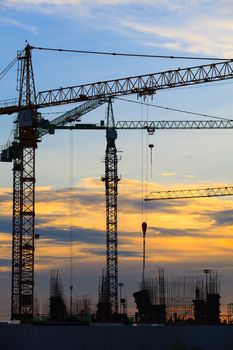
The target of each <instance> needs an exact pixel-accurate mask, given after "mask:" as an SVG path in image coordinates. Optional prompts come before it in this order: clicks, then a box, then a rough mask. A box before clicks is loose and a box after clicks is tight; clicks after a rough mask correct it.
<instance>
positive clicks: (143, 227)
mask: <svg viewBox="0 0 233 350" xmlns="http://www.w3.org/2000/svg"><path fill="white" fill-rule="evenodd" d="M146 230H147V223H146V222H145V221H144V222H143V223H142V233H143V236H145V235H146Z"/></svg>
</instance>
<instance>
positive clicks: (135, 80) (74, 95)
mask: <svg viewBox="0 0 233 350" xmlns="http://www.w3.org/2000/svg"><path fill="white" fill-rule="evenodd" d="M232 78H233V60H226V61H223V62H218V63H211V64H206V65H201V66H195V67H188V68H181V69H180V68H178V69H175V70H168V71H164V72H159V73H151V74H145V75H138V76H133V77H126V78H120V79H113V80H106V81H98V82H95V83H90V84H83V85H77V86H71V87H65V88H59V89H52V90H46V91H41V92H39V93H38V94H37V96H36V103H35V104H33V105H30V106H24V105H21V106H19V105H18V104H17V103H16V101H12V102H11V101H7V102H6V101H3V102H0V114H10V113H15V112H18V111H19V110H24V109H29V108H30V109H39V108H45V107H49V106H56V105H62V104H67V103H75V102H81V101H87V100H92V99H97V98H106V97H111V96H121V95H129V94H137V95H153V94H155V93H156V91H159V90H162V89H170V88H176V87H182V86H189V85H195V84H203V83H209V82H214V81H220V80H226V79H232Z"/></svg>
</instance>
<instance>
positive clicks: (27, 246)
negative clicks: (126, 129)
mask: <svg viewBox="0 0 233 350" xmlns="http://www.w3.org/2000/svg"><path fill="white" fill-rule="evenodd" d="M31 50H32V47H31V46H30V45H27V46H26V48H25V49H24V51H23V52H21V53H19V54H18V60H19V63H20V66H21V67H20V79H19V81H20V87H19V100H16V99H14V100H7V101H3V102H0V115H3V114H12V113H19V114H18V121H17V123H18V138H19V143H18V146H19V156H18V157H16V159H15V161H14V182H13V186H14V194H13V256H12V311H11V314H12V318H13V319H14V318H16V319H21V320H29V319H31V318H32V316H33V289H34V219H35V211H34V205H35V149H36V147H37V142H38V141H39V138H38V122H39V117H38V113H37V110H38V109H40V108H45V107H49V106H55V105H63V104H67V103H75V102H80V101H87V100H94V99H102V98H109V97H114V96H121V95H127V94H136V95H138V96H143V95H153V94H155V93H156V91H159V90H162V89H170V88H176V87H182V86H189V85H195V84H201V83H208V82H215V81H220V80H226V79H232V78H233V60H226V61H223V62H219V63H212V64H207V65H201V66H195V67H188V68H182V69H180V68H178V69H176V70H169V71H165V72H160V73H152V74H146V75H139V76H134V77H127V78H121V79H115V80H109V81H102V82H96V83H91V84H84V85H79V86H73V87H67V88H59V89H54V90H48V91H41V92H39V93H38V94H37V95H36V92H35V84H34V76H33V69H32V60H31ZM23 111H25V113H26V114H27V117H28V116H29V120H30V122H29V124H28V123H26V119H27V118H26V119H25V118H24V117H25V114H24V113H23ZM20 112H22V113H20ZM112 130H113V131H115V130H114V129H112ZM109 151H110V150H109ZM109 155H110V152H109ZM114 159H115V158H114V152H113V157H112V162H113V163H114V161H115V163H116V164H117V161H116V160H114ZM109 164H110V159H109ZM106 171H108V173H109V174H112V176H115V175H113V174H116V173H115V172H114V171H115V170H114V169H112V168H109V169H106ZM111 172H112V173H111ZM111 179H112V178H110V180H111ZM115 180H116V179H115ZM116 183H117V181H116ZM112 186H113V187H111V188H112V191H115V190H116V189H115V187H114V186H115V185H114V182H113V184H112ZM110 205H112V206H113V207H114V203H112V204H111V203H110ZM109 215H110V214H109ZM109 218H110V216H109ZM109 223H111V224H112V221H110V220H109ZM113 225H114V224H113Z"/></svg>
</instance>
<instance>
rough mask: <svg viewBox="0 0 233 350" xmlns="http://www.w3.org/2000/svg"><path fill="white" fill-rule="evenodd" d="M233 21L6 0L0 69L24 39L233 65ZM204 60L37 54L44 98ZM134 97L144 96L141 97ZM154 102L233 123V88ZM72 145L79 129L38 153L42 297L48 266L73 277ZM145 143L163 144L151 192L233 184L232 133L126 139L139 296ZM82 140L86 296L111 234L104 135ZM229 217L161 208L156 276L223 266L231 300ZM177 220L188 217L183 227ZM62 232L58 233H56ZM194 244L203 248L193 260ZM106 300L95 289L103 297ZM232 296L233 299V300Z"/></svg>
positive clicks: (127, 242)
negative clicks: (108, 229)
mask: <svg viewBox="0 0 233 350" xmlns="http://www.w3.org/2000/svg"><path fill="white" fill-rule="evenodd" d="M232 14H233V4H231V2H230V1H227V0H225V1H224V0H219V1H217V0H216V1H204V0H195V1H184V0H183V1H178V0H173V1H170V0H163V1H162V0H144V1H141V0H128V1H127V0H124V1H121V0H112V1H108V0H99V1H98V0H96V1H94V0H93V1H91V0H85V1H84V0H79V1H78V0H77V1H75V0H73V1H69V0H64V1H63V0H46V1H42V0H41V1H40V0H39V1H37V0H21V1H18V0H0V33H1V36H0V44H1V48H2V50H1V55H0V71H2V70H3V69H4V68H5V67H6V66H7V65H8V64H9V63H10V62H11V61H12V60H13V59H14V58H15V57H16V54H17V50H20V49H23V48H24V45H25V41H26V40H27V41H28V42H29V43H30V44H31V45H33V46H39V47H40V46H41V47H56V48H66V49H78V50H92V51H95V50H96V51H110V52H133V53H147V54H158V55H178V56H181V55H182V56H183V55H185V56H207V57H223V58H232V57H233V48H232V42H233V40H232V39H233V24H232ZM199 63H200V64H201V63H203V61H201V60H200V61H190V60H182V61H180V60H161V59H142V58H125V57H112V56H96V55H81V54H67V53H51V52H46V51H37V50H34V51H33V67H34V73H35V83H36V89H37V91H41V90H46V89H52V88H58V87H60V86H72V85H78V84H81V83H88V82H95V81H99V80H105V79H112V78H120V77H125V76H131V75H138V74H145V73H152V72H157V71H162V70H169V69H173V68H177V67H187V66H191V65H197V64H199ZM16 71H17V67H16V66H15V67H14V68H13V69H12V70H11V71H10V72H9V73H8V75H7V76H5V77H4V78H3V79H2V80H1V81H0V100H3V99H6V98H13V97H17V92H16V90H15V87H16ZM127 98H129V99H132V100H135V98H134V97H130V96H129V97H127ZM139 102H140V100H139ZM148 102H149V103H152V104H156V105H161V106H167V107H172V108H179V109H185V110H190V111H194V112H199V113H204V114H211V115H215V116H222V117H224V118H229V119H232V107H233V102H232V82H231V81H227V82H220V83H218V84H217V83H215V84H207V85H205V86H198V87H192V88H191V87H190V88H181V89H174V90H169V91H162V92H159V93H158V94H156V95H155V96H154V99H153V100H152V101H151V99H150V98H149V99H148ZM74 106H75V105H70V106H69V105H67V106H65V107H64V106H63V107H56V108H50V109H46V110H43V111H41V112H42V113H44V117H46V118H49V119H52V118H55V117H56V116H57V115H56V114H54V115H53V114H46V113H51V112H62V111H65V110H69V109H71V108H73V107H74ZM114 114H115V119H116V120H141V119H142V118H144V119H146V118H148V119H151V120H179V119H191V118H192V119H194V117H190V116H188V115H185V114H180V113H175V112H169V111H165V110H161V109H158V108H152V107H148V108H147V107H145V106H140V105H138V104H133V103H129V102H126V101H120V100H115V102H114ZM105 117H106V106H102V107H100V108H99V109H98V110H95V111H94V112H91V113H90V114H89V115H87V116H85V122H88V121H89V122H99V121H100V120H101V119H105ZM13 118H14V116H13V117H12V116H1V117H0V144H4V143H5V142H6V141H7V138H8V135H9V133H10V130H11V128H12V120H13ZM203 119H204V118H203ZM83 120H84V119H83ZM70 137H71V136H70V132H63V131H57V132H56V134H55V135H49V136H45V137H44V139H43V142H42V143H41V144H39V148H38V151H37V161H36V163H37V188H38V194H37V198H38V206H37V229H38V230H39V231H40V233H41V237H42V239H41V240H40V243H38V244H39V246H38V249H37V250H36V251H38V253H37V257H36V259H37V262H36V276H37V284H36V288H37V289H38V290H37V293H38V295H39V297H40V298H41V299H45V298H46V296H47V294H48V290H49V286H48V280H49V272H48V270H49V269H50V268H54V267H59V268H60V270H61V272H62V275H63V278H64V280H65V281H67V280H68V265H69V264H68V260H69V245H68V242H67V241H68V239H67V235H66V236H65V234H66V233H67V231H68V228H69V218H68V217H69V212H68V209H67V208H68V204H67V201H69V199H67V196H65V194H66V193H67V192H68V190H67V187H69V183H70V173H69V167H70V163H69V154H70V149H69V142H70ZM147 143H154V145H155V148H154V151H153V168H152V175H153V176H152V178H149V184H148V190H151V189H158V188H159V189H160V188H162V189H167V188H168V187H169V188H170V189H172V188H173V187H174V186H176V188H177V187H180V188H182V187H184V186H187V187H189V186H193V185H194V186H200V185H205V184H208V186H209V185H212V184H213V185H216V184H230V183H231V182H232V179H231V174H232V171H233V164H232V162H231V157H232V151H233V145H232V132H231V131H204V130H202V131H198V132H197V131H165V132H162V131H161V132H157V133H156V134H155V135H154V136H153V137H148V139H147V136H146V135H145V136H144V138H143V145H142V136H141V132H139V131H122V132H119V133H118V140H117V147H118V149H119V150H120V151H122V152H123V153H121V157H122V160H121V161H120V163H119V173H120V174H121V175H122V181H121V183H120V190H119V231H120V237H121V245H120V249H121V251H122V253H121V254H122V259H121V260H120V272H121V278H123V279H125V283H126V285H127V281H128V286H127V287H125V288H126V290H127V292H128V293H129V298H130V295H131V294H132V291H133V290H135V288H137V283H138V281H139V279H140V276H138V270H140V266H141V265H140V263H141V260H140V256H139V255H140V254H139V253H140V249H141V243H140V242H141V241H140V235H139V237H137V232H139V231H140V225H141V219H142V217H141V209H140V207H141V197H140V193H141V173H142V152H143V159H144V163H143V165H144V176H146V175H145V169H146V164H145V162H146V158H147V157H148V156H149V155H148V147H147ZM73 144H74V159H75V162H74V185H75V190H74V192H75V193H76V192H77V198H76V197H75V198H76V199H75V200H76V201H77V203H78V204H77V207H75V208H76V213H77V222H76V221H75V227H76V229H77V232H79V235H78V238H77V242H78V244H77V247H76V248H77V261H76V260H75V264H77V266H76V267H77V268H76V278H77V281H78V282H77V286H78V287H77V286H76V288H77V293H88V292H89V291H90V289H92V290H96V292H97V282H98V278H97V277H96V276H98V274H99V273H100V272H101V268H102V266H103V265H104V240H103V237H101V232H102V234H103V235H104V215H105V213H104V189H103V184H102V183H101V182H100V181H99V179H100V177H101V175H102V174H103V173H104V164H103V162H102V160H103V158H104V151H105V135H104V133H103V132H98V133H97V132H94V131H90V132H88V131H85V132H77V133H76V132H73ZM142 149H143V151H142ZM0 167H1V182H0V192H1V200H0V209H1V213H0V215H1V219H0V232H1V241H2V248H0V250H2V254H1V255H2V260H1V267H2V269H1V270H0V271H1V272H0V281H1V282H0V283H1V289H2V292H1V299H2V300H3V301H4V303H2V304H4V305H9V294H8V293H7V290H8V289H9V285H10V224H11V200H10V196H11V194H10V188H11V186H12V175H11V168H12V165H11V164H4V163H2V164H0ZM68 197H69V195H68ZM43 198H45V201H48V199H49V205H48V206H47V208H46V206H45V205H44V204H43ZM94 199H95V200H94ZM205 203H206V204H205ZM96 207H98V208H96ZM121 210H122V212H121ZM155 210H156V213H157V215H156V214H155ZM231 210H232V201H231V199H224V200H222V199H215V200H209V201H208V200H207V201H206V202H205V200H204V202H203V201H201V202H197V201H195V202H192V201H190V202H186V201H185V202H184V203H183V204H178V203H177V202H174V204H169V203H167V204H166V205H160V206H159V205H157V206H152V207H151V210H150V212H149V214H148V224H149V225H150V226H151V233H152V238H151V240H152V241H151V242H154V239H155V238H153V237H156V239H158V242H157V241H156V239H155V244H154V245H153V244H152V243H151V248H150V252H149V263H148V265H149V266H148V269H150V270H151V271H154V270H155V269H156V268H157V267H158V266H161V265H162V266H165V267H166V268H167V269H168V271H174V270H179V269H182V268H183V267H184V262H185V266H186V269H185V270H186V271H187V272H189V273H190V271H191V272H198V271H201V270H202V268H204V267H216V268H218V269H219V270H220V273H221V274H222V275H223V278H222V279H223V281H222V283H223V287H224V288H225V294H226V295H230V293H232V290H230V289H229V288H228V287H229V283H230V282H229V274H230V273H231V271H232V267H231V260H232V259H231V258H232V255H231V253H232V247H233V244H232V237H231V230H232V213H231ZM200 211H202V212H201V213H200ZM126 213H127V215H126ZM177 215H180V217H181V218H182V220H181V219H180V220H179V221H178V220H177V221H176V218H177ZM149 221H150V222H149ZM54 227H57V234H56V233H55V231H54ZM52 228H53V229H52ZM156 230H157V231H156ZM156 232H157V233H156ZM158 232H159V237H158V238H157V236H156V234H158ZM153 233H154V234H155V236H153ZM52 236H53V238H51V237H52ZM195 236H196V239H195ZM220 236H221V237H220ZM171 237H172V239H171ZM228 237H229V241H228V240H227V238H228ZM91 242H92V244H91ZM48 244H50V251H49V253H48V251H47V246H48ZM190 244H191V246H192V247H194V248H193V252H192V250H191V246H190ZM205 249H206V250H205ZM206 251H207V253H206ZM171 256H173V257H174V259H171ZM190 256H192V257H193V258H192V259H191V260H192V262H190V261H189V260H190V258H189V257H190ZM204 265H205V266H204ZM183 270H184V269H183ZM40 281H41V283H40ZM78 288H79V289H78ZM96 292H93V298H94V297H95V293H96ZM226 300H228V301H230V300H229V297H228V299H227V297H226ZM8 309H9V308H8V306H5V308H4V310H3V308H2V309H1V307H0V312H1V310H2V315H3V314H4V315H5V317H6V315H7V314H8V313H7V312H8V311H7V310H8Z"/></svg>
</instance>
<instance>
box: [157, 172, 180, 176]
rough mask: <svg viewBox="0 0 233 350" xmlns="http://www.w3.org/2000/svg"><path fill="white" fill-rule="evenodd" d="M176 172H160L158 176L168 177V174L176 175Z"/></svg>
mask: <svg viewBox="0 0 233 350" xmlns="http://www.w3.org/2000/svg"><path fill="white" fill-rule="evenodd" d="M177 175H178V174H177V173H172V172H171V173H169V172H167V173H160V174H159V176H164V177H168V176H177Z"/></svg>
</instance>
